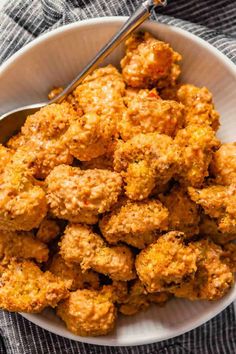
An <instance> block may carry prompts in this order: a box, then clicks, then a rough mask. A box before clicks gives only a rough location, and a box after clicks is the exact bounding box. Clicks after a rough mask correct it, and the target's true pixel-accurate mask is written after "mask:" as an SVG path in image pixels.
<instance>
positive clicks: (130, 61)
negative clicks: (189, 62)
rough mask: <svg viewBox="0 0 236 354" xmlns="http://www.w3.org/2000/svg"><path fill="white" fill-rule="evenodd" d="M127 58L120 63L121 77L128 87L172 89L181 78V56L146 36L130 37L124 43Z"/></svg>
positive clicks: (168, 46) (140, 34) (145, 34)
mask: <svg viewBox="0 0 236 354" xmlns="http://www.w3.org/2000/svg"><path fill="white" fill-rule="evenodd" d="M125 45H126V55H125V57H124V58H123V59H122V60H121V62H120V64H121V68H122V75H123V78H124V80H125V82H126V84H127V85H129V86H131V87H138V88H149V87H150V86H156V87H157V88H162V87H166V86H171V85H174V84H175V82H176V80H177V78H178V76H179V75H180V67H179V64H178V63H179V61H180V60H181V55H180V54H178V53H177V52H174V51H173V49H172V48H171V47H170V45H169V44H167V43H164V42H161V41H159V40H157V39H155V38H154V37H152V35H151V34H149V33H148V32H144V33H143V32H139V33H135V34H133V35H131V36H130V37H129V38H128V40H127V41H126V42H125Z"/></svg>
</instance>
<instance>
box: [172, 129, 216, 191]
mask: <svg viewBox="0 0 236 354" xmlns="http://www.w3.org/2000/svg"><path fill="white" fill-rule="evenodd" d="M175 143H176V144H177V145H178V147H179V150H180V157H179V160H178V170H177V172H176V178H177V179H178V180H179V181H180V183H181V184H184V185H190V186H193V187H200V186H201V185H202V184H203V181H204V178H205V177H207V176H208V175H209V172H208V167H209V164H210V162H211V159H212V155H213V152H214V151H215V150H216V149H217V148H218V147H219V145H220V143H219V141H218V140H217V138H216V136H215V132H214V131H213V130H212V129H211V128H210V127H208V126H207V125H206V126H200V125H189V126H187V127H186V128H185V129H181V130H179V131H178V132H177V135H176V138H175Z"/></svg>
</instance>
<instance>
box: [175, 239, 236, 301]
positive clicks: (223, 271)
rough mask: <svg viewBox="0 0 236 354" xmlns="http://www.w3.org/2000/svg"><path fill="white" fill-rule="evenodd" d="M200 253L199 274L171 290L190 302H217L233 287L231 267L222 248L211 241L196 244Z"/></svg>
mask: <svg viewBox="0 0 236 354" xmlns="http://www.w3.org/2000/svg"><path fill="white" fill-rule="evenodd" d="M195 246H196V247H197V248H198V249H199V251H200V256H199V260H198V265H197V267H198V268H197V272H196V273H195V276H194V277H193V278H192V279H187V280H185V281H183V283H182V284H180V286H179V287H176V288H173V289H171V291H172V292H173V293H174V295H175V296H177V297H184V298H187V299H190V300H217V299H220V298H222V297H223V296H224V295H225V294H226V293H227V292H228V291H229V289H230V287H231V286H232V285H233V282H234V277H233V273H232V271H231V269H230V268H229V266H228V265H227V264H226V262H224V261H223V260H222V259H221V257H222V255H223V251H222V249H221V247H220V246H218V245H216V244H214V243H213V242H212V241H209V240H201V241H199V242H196V243H195Z"/></svg>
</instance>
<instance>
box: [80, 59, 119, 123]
mask: <svg viewBox="0 0 236 354" xmlns="http://www.w3.org/2000/svg"><path fill="white" fill-rule="evenodd" d="M124 93H125V84H124V81H123V79H122V76H121V74H120V73H119V72H118V70H117V69H116V68H115V67H114V66H112V65H108V66H105V67H103V68H99V69H97V70H94V72H93V73H92V75H89V76H87V77H86V79H85V80H84V81H83V83H82V84H81V85H79V86H78V87H77V88H76V89H75V90H74V92H73V95H74V97H75V99H76V101H77V102H78V103H79V105H80V107H81V108H82V109H83V111H84V113H86V114H87V113H90V112H93V113H96V114H98V115H99V116H101V117H103V118H101V119H106V122H107V123H108V122H110V124H116V122H117V121H119V120H120V118H121V115H122V114H123V110H124V108H125V106H124V103H123V99H122V96H123V95H124Z"/></svg>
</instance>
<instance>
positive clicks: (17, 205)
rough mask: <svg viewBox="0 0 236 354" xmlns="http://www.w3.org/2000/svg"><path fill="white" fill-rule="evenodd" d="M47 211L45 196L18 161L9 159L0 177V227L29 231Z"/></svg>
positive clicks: (37, 224)
mask: <svg viewBox="0 0 236 354" xmlns="http://www.w3.org/2000/svg"><path fill="white" fill-rule="evenodd" d="M46 213H47V202H46V196H45V192H44V191H43V189H42V188H41V187H40V186H39V185H38V183H37V181H36V180H34V178H32V177H31V175H30V174H29V173H28V171H27V170H25V168H24V166H21V164H20V163H16V162H11V163H9V164H8V165H7V166H6V168H5V169H4V173H3V174H2V175H1V176H0V229H2V230H8V231H9V230H23V231H29V230H31V229H33V228H35V227H38V226H39V224H40V222H41V221H42V220H43V218H44V217H45V215H46Z"/></svg>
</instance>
